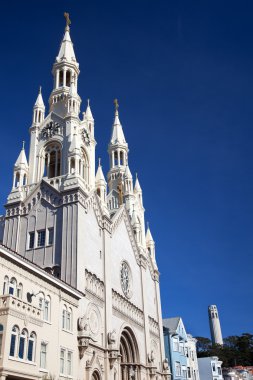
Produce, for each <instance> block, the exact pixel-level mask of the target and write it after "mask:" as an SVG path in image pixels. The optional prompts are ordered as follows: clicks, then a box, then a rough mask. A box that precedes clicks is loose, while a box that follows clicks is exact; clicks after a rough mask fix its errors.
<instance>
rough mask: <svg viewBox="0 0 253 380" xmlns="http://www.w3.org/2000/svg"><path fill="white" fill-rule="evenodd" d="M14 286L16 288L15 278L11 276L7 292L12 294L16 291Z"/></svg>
mask: <svg viewBox="0 0 253 380" xmlns="http://www.w3.org/2000/svg"><path fill="white" fill-rule="evenodd" d="M16 288H17V280H16V279H15V278H14V277H12V279H11V280H10V284H9V294H10V295H12V296H14V295H15V293H16Z"/></svg>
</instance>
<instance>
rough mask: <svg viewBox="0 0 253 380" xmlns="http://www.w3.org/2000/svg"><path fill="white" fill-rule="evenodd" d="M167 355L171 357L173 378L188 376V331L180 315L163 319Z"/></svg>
mask: <svg viewBox="0 0 253 380" xmlns="http://www.w3.org/2000/svg"><path fill="white" fill-rule="evenodd" d="M163 335H164V345H165V356H166V357H167V358H168V359H169V364H170V368H171V373H172V378H173V380H184V379H187V377H188V373H187V371H188V369H187V364H188V362H187V359H188V348H187V333H186V331H185V327H184V324H183V321H182V319H181V318H180V317H176V318H167V319H164V320H163Z"/></svg>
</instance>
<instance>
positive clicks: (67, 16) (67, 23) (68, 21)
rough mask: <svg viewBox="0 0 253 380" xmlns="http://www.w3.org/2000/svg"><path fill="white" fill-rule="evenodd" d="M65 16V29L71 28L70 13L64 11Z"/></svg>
mask: <svg viewBox="0 0 253 380" xmlns="http://www.w3.org/2000/svg"><path fill="white" fill-rule="evenodd" d="M64 17H65V19H66V27H65V30H69V25H70V24H71V21H70V18H69V13H67V12H64Z"/></svg>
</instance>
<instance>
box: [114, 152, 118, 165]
mask: <svg viewBox="0 0 253 380" xmlns="http://www.w3.org/2000/svg"><path fill="white" fill-rule="evenodd" d="M114 165H115V166H118V165H119V162H118V152H114Z"/></svg>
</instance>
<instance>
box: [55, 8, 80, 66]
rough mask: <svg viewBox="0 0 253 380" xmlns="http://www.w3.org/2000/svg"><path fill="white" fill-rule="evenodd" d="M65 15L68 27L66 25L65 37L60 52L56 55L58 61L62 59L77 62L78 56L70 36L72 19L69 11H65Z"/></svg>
mask: <svg viewBox="0 0 253 380" xmlns="http://www.w3.org/2000/svg"><path fill="white" fill-rule="evenodd" d="M64 17H65V18H66V27H65V34H64V37H63V40H62V42H61V46H60V50H59V54H58V56H57V57H56V61H57V62H62V61H69V62H76V56H75V52H74V48H73V43H72V41H71V38H70V33H69V31H70V27H69V25H70V24H71V21H70V19H69V13H66V12H65V13H64Z"/></svg>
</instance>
